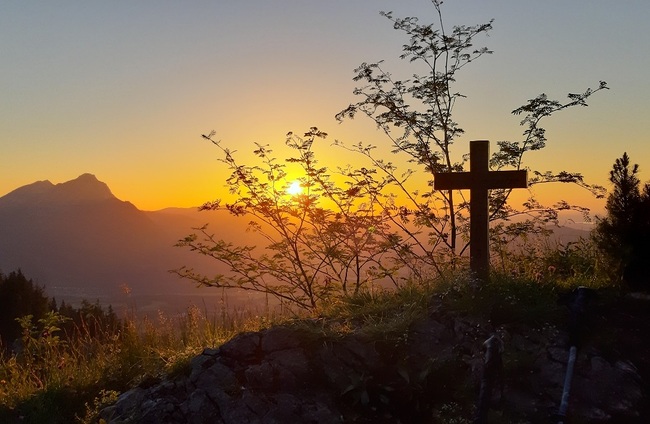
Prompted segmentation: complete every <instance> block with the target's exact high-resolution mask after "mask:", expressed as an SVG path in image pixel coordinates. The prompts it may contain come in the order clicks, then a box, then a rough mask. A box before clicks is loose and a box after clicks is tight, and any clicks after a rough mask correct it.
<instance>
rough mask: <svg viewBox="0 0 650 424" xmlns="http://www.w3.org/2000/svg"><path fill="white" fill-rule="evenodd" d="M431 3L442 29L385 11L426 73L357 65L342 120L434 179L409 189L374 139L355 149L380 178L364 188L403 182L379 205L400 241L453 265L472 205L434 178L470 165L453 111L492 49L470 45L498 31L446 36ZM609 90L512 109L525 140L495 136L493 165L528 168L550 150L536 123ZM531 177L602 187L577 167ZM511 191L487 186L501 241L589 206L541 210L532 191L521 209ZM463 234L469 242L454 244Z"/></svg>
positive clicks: (598, 191)
mask: <svg viewBox="0 0 650 424" xmlns="http://www.w3.org/2000/svg"><path fill="white" fill-rule="evenodd" d="M432 3H433V6H434V8H435V10H436V12H437V16H438V22H437V27H436V26H435V25H434V24H424V25H423V24H420V23H419V21H418V19H417V18H414V17H407V18H395V17H394V16H393V14H392V13H383V15H384V16H385V17H387V18H388V19H389V20H391V21H392V22H393V24H394V27H395V29H397V30H400V31H403V32H405V33H406V35H407V36H408V37H409V43H408V44H405V45H404V46H403V54H402V55H401V56H400V58H401V59H407V60H409V61H410V62H413V63H415V64H417V65H421V67H422V69H424V71H425V72H426V74H423V75H420V74H415V75H413V77H412V78H410V79H404V80H400V79H396V78H395V77H394V76H393V75H391V74H390V73H389V72H388V71H386V70H384V68H383V63H382V62H377V63H372V64H368V63H363V64H362V65H361V66H359V67H358V68H357V69H356V70H355V72H356V74H357V75H356V77H355V80H356V81H362V82H364V83H365V85H364V86H361V87H358V88H357V89H356V90H355V91H354V94H355V95H357V96H359V97H361V100H360V101H358V102H357V103H354V104H351V105H349V106H348V107H347V108H346V109H344V110H343V111H341V112H340V113H339V114H338V115H337V118H338V119H339V120H343V119H345V118H354V117H355V116H356V115H357V114H359V113H360V114H362V115H365V116H367V117H369V118H370V119H372V120H373V121H374V122H375V123H376V124H377V126H378V128H379V129H381V130H382V131H383V132H384V133H385V134H386V136H387V137H388V139H389V140H390V142H391V144H392V146H393V152H394V153H399V154H402V155H406V156H407V157H408V158H409V160H410V161H411V162H412V163H414V164H415V165H416V166H417V167H418V168H419V169H420V171H423V172H424V173H425V174H426V175H427V176H428V181H427V187H426V188H424V187H421V188H419V189H418V190H413V189H412V188H410V187H409V186H408V185H407V179H408V178H409V177H410V176H411V175H413V173H414V172H415V170H410V169H409V170H407V171H406V172H403V171H402V172H400V171H398V169H397V167H396V166H395V165H393V164H392V163H391V162H387V161H385V160H383V159H381V158H377V157H375V156H374V155H373V150H374V148H375V147H374V146H372V145H363V144H358V145H356V146H352V147H349V149H351V150H354V151H356V152H358V153H360V154H362V155H363V156H365V157H366V158H367V159H369V160H370V162H371V163H372V165H373V167H374V169H375V170H376V171H377V174H378V175H382V178H381V179H378V180H373V181H372V183H370V184H368V185H367V187H368V188H369V190H376V188H377V187H384V186H391V187H394V188H397V192H398V193H400V199H399V201H398V200H397V199H396V198H395V196H394V195H393V196H386V197H385V200H383V201H380V202H379V203H380V204H381V206H382V209H383V211H384V212H386V214H387V215H388V216H389V217H390V220H391V222H392V223H393V224H394V225H395V227H397V228H399V229H400V230H401V233H402V234H406V235H407V237H406V238H405V239H404V240H403V241H402V243H403V245H404V247H405V248H407V249H410V250H412V249H418V253H417V257H418V259H420V260H428V261H429V263H430V265H434V267H435V260H436V259H435V258H436V255H435V253H439V252H440V251H441V249H444V250H445V251H446V253H447V256H446V258H445V260H447V261H449V260H451V261H453V260H454V259H455V258H456V257H457V255H459V254H462V253H463V252H465V250H466V249H467V247H468V245H469V242H470V240H469V234H468V219H467V218H468V214H467V212H468V207H469V203H468V202H467V201H466V199H465V198H464V197H463V193H461V192H455V191H453V190H449V191H434V190H433V186H434V184H433V180H434V174H435V173H447V172H458V171H462V170H463V169H464V166H465V161H466V159H467V158H466V157H464V158H463V159H462V160H461V161H460V162H458V161H454V155H453V152H454V151H455V150H454V148H453V145H454V142H455V141H456V140H457V139H458V138H459V137H460V136H461V135H462V134H463V132H464V131H463V129H462V127H461V126H460V125H459V124H458V123H457V122H455V121H454V119H453V112H454V108H455V106H456V104H457V102H458V100H460V99H462V98H463V97H464V96H463V95H462V94H461V93H460V92H458V91H457V89H456V88H455V85H456V84H455V83H456V79H457V77H458V75H459V74H460V71H461V70H462V69H463V68H465V67H466V66H467V65H468V64H470V63H471V62H473V61H475V60H477V59H479V58H481V57H482V56H485V55H488V54H491V53H492V51H491V50H489V49H488V48H486V47H480V48H475V47H474V46H473V44H474V42H475V39H476V38H478V37H479V36H482V35H487V33H488V32H489V31H490V30H491V29H492V21H490V22H488V23H485V24H479V25H475V26H464V25H462V26H454V27H453V29H452V30H451V32H449V33H448V32H446V31H445V26H444V24H443V19H442V12H441V4H442V2H441V1H437V0H432ZM606 88H607V85H606V83H605V82H603V81H601V82H600V83H599V85H598V87H597V88H596V89H590V88H589V89H587V90H585V91H584V92H582V93H577V94H576V93H570V94H569V95H568V99H567V100H566V101H565V102H561V101H557V100H552V99H549V98H548V96H547V95H546V94H540V95H539V96H537V97H535V98H533V99H530V100H528V102H526V103H525V104H524V105H522V106H520V107H518V108H516V109H515V110H513V112H512V113H513V114H515V115H522V116H523V118H522V120H521V125H522V126H523V127H524V128H525V129H524V132H523V134H522V139H521V140H519V141H499V142H498V143H497V144H498V150H497V151H496V152H494V153H493V155H492V158H491V159H490V166H491V168H492V169H493V170H501V169H505V168H510V169H517V170H519V169H525V166H524V156H527V154H528V153H529V152H534V151H538V150H541V149H543V148H544V147H545V146H546V143H547V138H546V132H545V129H544V128H543V127H541V126H540V124H541V123H542V121H543V120H544V119H545V118H547V117H549V116H551V115H554V114H556V113H557V112H560V111H562V110H564V109H567V108H570V107H573V106H587V102H586V101H587V99H588V98H589V97H590V96H591V95H593V94H594V93H595V92H597V91H600V90H603V89H606ZM400 173H401V176H400ZM532 174H533V176H532V177H531V178H530V179H529V186H534V185H537V184H543V183H551V182H563V183H575V184H578V185H579V186H581V187H584V188H586V189H588V190H590V191H591V192H592V193H593V194H594V195H596V196H602V193H603V189H602V187H599V186H594V185H589V184H587V183H585V181H584V179H583V177H582V175H581V174H579V173H575V172H567V171H560V172H551V171H532ZM510 193H511V190H509V189H500V190H491V191H490V202H489V205H490V220H491V221H502V223H501V225H498V226H493V230H492V231H493V233H496V234H497V235H498V236H500V237H508V238H510V239H512V238H515V237H518V236H520V235H522V234H524V233H527V232H529V231H531V230H532V231H539V229H540V228H541V227H543V226H545V225H546V224H548V223H551V222H557V214H558V211H560V210H566V209H578V210H581V211H584V212H586V211H587V210H586V209H585V208H580V207H579V206H575V205H570V204H569V203H568V202H565V201H559V202H558V203H556V204H555V205H553V206H543V205H541V204H540V203H538V202H537V201H536V200H535V198H534V197H531V199H529V200H528V201H527V202H525V203H524V204H523V205H522V206H523V208H522V209H521V210H516V209H514V208H513V207H512V206H511V205H509V204H508V203H507V202H508V198H509V196H510ZM514 216H519V217H524V218H526V219H525V220H524V223H523V224H522V223H521V222H517V223H516V224H509V225H506V224H508V222H507V221H508V220H509V219H510V218H512V217H514ZM461 236H462V237H463V245H461V246H457V242H458V241H459V237H461Z"/></svg>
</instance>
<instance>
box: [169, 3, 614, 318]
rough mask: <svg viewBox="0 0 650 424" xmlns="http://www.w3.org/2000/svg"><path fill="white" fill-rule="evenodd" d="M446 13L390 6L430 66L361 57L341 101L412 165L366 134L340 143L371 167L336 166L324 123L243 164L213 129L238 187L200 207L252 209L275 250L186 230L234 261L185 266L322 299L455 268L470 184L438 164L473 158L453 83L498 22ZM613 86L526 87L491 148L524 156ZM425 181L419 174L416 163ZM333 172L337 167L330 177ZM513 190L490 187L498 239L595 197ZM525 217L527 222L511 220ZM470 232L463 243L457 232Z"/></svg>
mask: <svg viewBox="0 0 650 424" xmlns="http://www.w3.org/2000/svg"><path fill="white" fill-rule="evenodd" d="M432 3H433V7H434V9H435V11H436V14H437V22H436V23H435V24H420V23H419V21H418V19H417V18H414V17H407V18H396V17H394V15H393V13H391V12H384V13H382V15H383V16H384V17H386V18H387V19H389V20H390V21H391V22H392V23H393V26H394V28H395V29H396V30H398V31H401V32H403V33H405V34H406V36H407V37H408V40H409V41H408V43H406V44H405V45H404V46H403V48H402V51H403V52H402V55H401V56H400V58H401V59H402V60H407V61H409V62H410V63H411V64H412V66H413V67H414V68H415V69H416V70H418V71H420V72H421V73H419V74H418V73H416V74H414V75H413V76H412V77H411V78H408V79H397V78H395V77H393V76H392V75H391V74H390V73H389V72H388V71H386V70H385V69H384V67H383V66H384V65H383V62H377V63H371V64H369V63H363V64H361V65H360V66H359V67H358V68H357V69H356V70H355V73H356V76H355V77H354V80H355V81H358V82H361V83H363V85H362V86H360V87H359V88H357V89H355V91H354V94H355V95H356V96H358V97H360V98H361V100H359V101H358V102H357V103H354V104H351V105H349V106H348V107H347V108H346V109H344V110H343V111H341V112H339V113H338V114H337V115H336V117H337V119H338V120H344V119H349V118H353V117H355V116H356V115H358V114H361V115H365V116H366V117H368V118H370V119H371V120H373V121H374V122H375V123H376V125H377V127H378V128H379V129H380V130H381V131H383V133H384V134H386V136H387V137H388V140H389V142H390V144H391V145H392V148H393V149H392V151H393V153H395V154H399V155H401V156H403V157H406V158H407V159H408V160H409V161H410V162H411V163H412V164H413V167H414V168H413V169H407V170H400V169H398V166H397V165H395V164H393V162H391V161H389V160H386V159H384V158H380V157H377V156H376V155H375V149H376V147H375V146H373V145H368V144H364V143H359V144H357V145H353V146H346V145H345V144H343V143H341V142H336V143H335V144H337V145H338V146H340V147H342V148H344V149H347V150H350V151H353V152H356V153H358V154H360V155H361V156H362V157H363V158H364V160H365V161H366V162H367V164H368V165H367V166H362V167H355V166H350V165H348V166H338V167H337V168H327V167H324V166H321V165H320V164H318V161H317V159H316V157H315V154H314V152H313V150H312V147H313V145H314V143H315V142H317V141H318V140H321V139H324V138H325V137H326V135H327V134H325V133H324V132H322V131H320V130H318V129H317V128H311V129H310V130H309V131H308V132H307V133H305V134H304V137H299V136H296V135H294V134H293V133H289V134H288V136H287V139H286V144H287V145H288V146H289V147H290V148H292V149H293V151H295V152H296V154H295V155H294V156H292V157H289V158H287V159H286V163H282V162H279V161H278V159H277V158H276V157H275V156H273V154H272V150H271V149H270V148H269V146H267V145H262V144H257V148H256V150H255V152H254V153H255V154H256V155H257V158H258V159H259V160H258V162H259V164H254V165H248V164H241V163H239V162H238V161H237V160H236V159H235V157H234V152H233V151H231V150H230V149H228V148H226V147H224V146H222V144H221V142H220V141H219V140H215V139H214V135H215V132H214V131H213V132H211V133H210V134H207V135H203V137H204V138H205V139H207V140H209V141H210V142H212V143H213V144H215V145H216V146H217V147H218V148H219V149H220V150H221V152H222V153H223V155H224V158H223V159H222V161H223V162H224V163H225V164H226V166H227V167H228V169H229V170H230V171H231V176H230V178H228V180H227V181H226V184H227V186H228V188H229V191H230V193H231V195H234V197H235V200H234V201H232V202H231V203H226V204H225V205H223V204H222V202H221V201H215V202H210V203H207V204H206V205H204V206H203V207H202V209H209V210H218V209H223V210H227V211H228V212H229V213H231V214H233V215H236V216H246V217H248V218H249V219H251V221H250V229H251V230H252V231H256V232H257V233H259V234H260V235H261V236H262V238H263V240H265V241H266V242H267V244H266V246H263V247H262V248H263V249H265V251H264V253H260V252H259V250H256V246H252V245H244V244H237V243H232V242H227V241H224V240H221V239H219V237H218V236H216V235H215V234H214V233H212V232H211V231H210V230H209V229H208V228H207V227H200V228H197V229H196V230H197V232H196V233H194V234H192V235H190V236H188V237H186V238H185V239H183V240H180V241H179V243H178V246H181V247H188V248H190V249H191V250H194V251H197V252H199V253H200V254H203V255H207V256H210V257H212V258H214V259H216V260H217V261H219V262H221V263H222V264H225V265H226V267H227V269H228V270H229V271H228V272H227V273H223V274H218V275H215V276H206V275H203V274H200V273H196V272H194V270H192V269H187V268H181V269H179V270H176V271H175V272H176V273H177V274H178V275H180V276H181V277H184V278H188V279H190V280H192V281H195V282H196V283H198V284H200V285H206V286H213V287H223V288H241V289H244V290H251V291H257V292H262V293H265V294H267V295H271V296H274V297H276V298H277V299H279V300H280V301H281V302H284V303H288V304H290V305H292V306H296V307H298V308H302V309H307V310H318V309H319V308H320V307H322V306H323V305H325V304H327V303H329V302H335V301H337V299H340V298H341V297H345V296H349V295H351V294H356V293H359V291H361V290H362V289H364V290H367V289H371V288H372V287H373V286H375V285H376V284H384V285H386V284H387V283H392V284H393V285H394V286H400V285H403V284H408V283H409V282H412V281H419V282H423V281H426V280H427V279H428V278H430V277H431V276H432V275H433V276H438V277H441V276H444V275H445V273H446V272H447V271H448V269H449V268H454V267H455V266H456V265H457V264H458V263H459V262H460V261H462V260H464V259H466V255H465V256H463V254H464V253H465V252H466V249H467V247H468V245H469V242H470V241H471V240H469V233H468V230H469V226H468V223H469V220H468V218H469V213H468V212H469V203H468V202H467V201H466V199H465V197H464V194H463V192H459V191H454V190H449V191H435V190H434V189H433V187H434V184H433V180H434V176H435V174H436V173H449V172H459V171H462V170H463V169H464V167H465V165H466V160H467V158H466V157H464V158H463V159H461V160H460V161H458V160H455V159H454V158H455V157H457V152H456V154H454V153H455V147H454V143H455V142H456V141H457V140H458V139H459V138H460V137H461V136H462V135H463V133H464V132H463V129H462V127H461V126H460V124H459V123H457V122H456V121H455V120H454V111H455V106H456V104H457V102H458V101H459V100H461V99H462V98H463V97H464V96H463V94H462V93H460V92H459V91H458V90H457V89H456V82H457V78H459V77H460V75H461V74H462V71H463V69H464V68H465V67H466V66H467V65H469V64H470V63H472V62H474V61H475V60H478V59H480V58H482V57H483V56H486V55H489V54H490V53H491V50H489V49H488V48H487V47H479V48H476V47H474V44H475V43H476V40H477V39H478V38H479V37H481V36H485V35H487V33H488V32H489V31H490V30H491V29H492V21H490V22H488V23H484V24H478V25H474V26H464V25H460V26H454V27H453V28H452V29H451V31H450V32H449V31H447V30H446V29H445V26H444V25H443V19H442V11H441V4H442V2H440V1H438V0H432ZM606 88H607V85H606V83H605V82H602V81H601V82H600V83H599V85H598V87H597V88H595V89H590V88H589V89H586V90H585V91H583V92H581V93H578V94H575V93H570V94H569V95H568V99H567V100H566V101H564V102H561V101H558V100H553V99H550V98H549V97H548V96H547V95H546V94H540V95H539V96H537V97H535V98H533V99H530V100H528V101H527V102H526V103H525V104H524V105H522V106H520V107H518V108H516V109H515V110H513V114H515V115H521V116H522V120H521V125H522V126H523V127H524V131H523V134H522V138H521V139H520V140H517V141H499V142H498V150H497V151H496V152H494V154H493V155H492V157H491V159H490V166H491V168H492V169H493V170H501V169H517V170H519V169H525V165H524V158H525V157H527V156H528V155H529V153H531V152H535V151H539V150H541V149H543V148H544V147H545V146H546V144H547V138H546V133H545V130H544V128H543V127H541V124H542V121H544V119H545V118H547V117H549V116H551V115H554V114H556V113H558V112H560V111H562V110H565V109H568V108H571V107H573V106H587V99H588V98H589V97H590V96H592V95H593V94H594V93H596V92H598V91H601V90H604V89H606ZM287 164H292V165H293V166H298V167H300V168H301V169H302V172H303V176H302V178H301V185H302V187H303V188H304V189H305V190H306V194H303V195H299V196H293V197H291V196H288V195H287V189H288V187H289V184H290V182H289V181H287V172H286V166H287ZM418 172H419V173H422V174H424V175H425V176H426V179H427V182H426V183H425V184H424V185H422V186H420V187H413V184H412V181H413V179H412V177H413V176H414V175H415V174H416V173H418ZM531 173H532V177H531V178H530V180H529V185H531V186H533V185H537V184H544V183H552V182H563V183H574V184H578V185H579V186H581V187H584V188H585V189H587V190H589V191H591V192H592V193H593V194H594V195H596V196H602V190H603V189H602V187H598V186H593V185H589V184H587V183H585V181H584V179H583V177H582V175H581V174H579V173H575V172H568V171H560V172H551V171H531ZM333 174H336V178H334V177H333ZM510 193H511V190H507V189H500V190H491V191H490V203H489V205H490V206H489V207H490V209H489V210H490V220H491V221H493V223H494V224H493V226H492V234H493V238H497V239H499V240H500V241H501V242H503V243H507V242H509V241H511V240H513V239H515V238H517V237H521V236H522V235H525V234H529V233H531V232H541V231H543V229H544V227H545V226H546V225H547V224H549V223H557V219H558V213H559V211H561V210H567V209H578V210H580V211H582V212H584V213H588V210H587V209H586V208H581V207H579V206H576V205H571V204H569V203H568V202H566V201H558V203H556V204H555V205H552V206H544V205H542V204H540V203H539V202H538V201H537V200H536V199H535V198H534V196H532V197H531V198H530V199H529V200H528V201H527V202H525V203H524V204H523V205H522V208H521V209H520V210H518V209H515V208H514V207H512V206H511V205H510V204H509V203H508V199H509V197H510ZM515 217H516V218H517V220H516V222H511V221H510V219H513V218H515ZM459 241H462V244H460V245H458V244H457V243H459Z"/></svg>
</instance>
